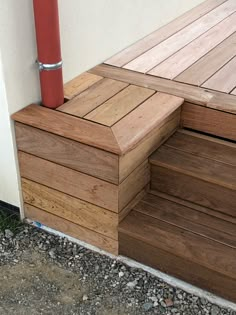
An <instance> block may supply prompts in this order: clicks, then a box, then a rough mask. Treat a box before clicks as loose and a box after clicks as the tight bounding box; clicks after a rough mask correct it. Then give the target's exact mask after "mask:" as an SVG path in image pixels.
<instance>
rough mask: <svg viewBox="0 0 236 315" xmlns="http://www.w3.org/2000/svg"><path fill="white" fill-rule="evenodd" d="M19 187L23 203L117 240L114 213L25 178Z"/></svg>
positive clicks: (115, 216)
mask: <svg viewBox="0 0 236 315" xmlns="http://www.w3.org/2000/svg"><path fill="white" fill-rule="evenodd" d="M21 187H22V192H23V199H24V202H25V203H27V204H30V205H32V206H34V207H37V208H40V209H42V210H44V211H46V212H49V213H51V214H54V215H57V216H58V217H60V218H63V219H65V220H68V221H70V222H73V223H75V224H79V225H80V226H83V227H85V228H88V229H90V230H93V231H95V232H98V233H100V234H103V235H106V236H108V237H110V238H112V239H115V240H117V238H118V231H117V226H118V215H117V214H116V213H114V212H112V211H109V210H106V209H103V208H101V207H98V206H95V205H93V204H91V203H89V202H86V201H83V200H81V199H77V198H74V197H72V196H69V195H67V194H64V193H62V192H59V191H57V190H55V189H52V188H49V187H46V186H43V185H40V184H38V183H35V182H33V181H30V180H28V179H25V178H22V181H21Z"/></svg>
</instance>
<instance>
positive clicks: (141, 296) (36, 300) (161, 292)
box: [0, 226, 236, 315]
mask: <svg viewBox="0 0 236 315" xmlns="http://www.w3.org/2000/svg"><path fill="white" fill-rule="evenodd" d="M0 283H1V285H0V315H5V314H10V315H16V314H17V315H23V314H24V315H35V314H36V315H38V314H48V315H49V314H50V315H51V314H57V315H67V314H68V315H69V314H76V315H77V314H78V315H82V314H87V315H93V314H96V315H97V314H98V315H118V314H119V315H128V314H129V315H139V314H166V315H172V314H173V315H192V314H196V315H201V314H209V315H218V314H219V315H224V314H229V315H236V312H235V311H232V310H230V309H224V308H220V307H219V306H217V305H213V304H211V303H210V302H209V301H208V300H207V299H204V298H198V297H197V296H194V295H191V294H188V293H187V292H184V291H183V290H180V289H178V288H176V287H172V286H170V285H169V284H166V283H164V282H163V281H162V280H160V279H158V278H156V277H154V276H153V275H151V274H149V273H147V272H145V271H143V270H140V269H137V268H131V267H128V266H126V265H124V264H123V263H121V262H119V261H117V260H113V259H111V258H109V257H107V256H103V255H100V254H98V253H94V252H92V251H90V250H88V249H85V248H84V247H82V246H79V245H77V244H73V243H71V242H70V241H68V240H67V239H66V238H61V237H58V236H54V235H50V234H48V233H46V232H44V231H42V230H38V229H36V228H34V227H31V226H24V227H22V229H21V230H20V231H19V232H18V233H17V234H16V235H14V234H13V233H12V231H11V230H9V229H8V230H5V231H4V233H3V232H2V233H1V232H0Z"/></svg>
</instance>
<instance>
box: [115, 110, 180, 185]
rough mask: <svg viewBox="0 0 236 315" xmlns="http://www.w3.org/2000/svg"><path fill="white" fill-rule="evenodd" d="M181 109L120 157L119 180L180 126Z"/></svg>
mask: <svg viewBox="0 0 236 315" xmlns="http://www.w3.org/2000/svg"><path fill="white" fill-rule="evenodd" d="M179 121H180V110H178V109H177V110H176V111H174V112H173V113H172V114H170V115H169V116H168V117H166V118H165V120H164V121H163V123H164V124H163V125H162V126H161V127H159V126H157V127H156V128H154V129H153V130H152V131H151V132H150V133H149V134H147V135H146V136H145V138H144V139H143V140H142V141H141V142H140V143H139V144H138V145H137V146H136V147H135V148H134V149H133V150H131V151H129V152H128V153H126V154H125V155H122V156H120V157H119V182H120V183H121V182H122V181H123V180H124V179H125V178H126V177H127V176H128V175H129V174H130V173H131V172H132V171H133V170H134V169H135V168H136V167H137V166H138V165H139V164H141V163H142V162H143V161H144V160H146V159H147V158H148V157H149V156H150V154H151V153H153V152H154V151H155V150H156V149H157V148H158V147H159V146H160V145H161V144H162V143H163V142H165V141H166V140H167V139H168V138H169V137H170V136H171V135H172V134H173V132H174V131H175V130H176V129H177V128H178V126H179Z"/></svg>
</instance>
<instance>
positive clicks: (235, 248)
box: [119, 194, 236, 302]
mask: <svg viewBox="0 0 236 315" xmlns="http://www.w3.org/2000/svg"><path fill="white" fill-rule="evenodd" d="M235 228H236V226H235V225H234V224H233V223H230V222H227V221H224V220H222V219H219V218H216V217H213V216H211V215H208V214H206V213H203V212H199V211H197V210H195V209H192V208H190V207H186V206H183V205H181V204H178V203H177V202H173V201H170V200H168V199H166V198H163V196H162V197H160V196H154V195H152V194H147V195H146V196H145V197H144V198H143V200H142V201H141V202H139V203H138V204H137V205H136V206H135V207H134V209H133V210H132V211H131V212H130V213H129V215H128V216H127V217H126V218H125V219H124V220H123V221H122V222H121V224H120V226H119V247H120V248H119V253H120V254H121V255H124V256H127V257H130V258H132V259H135V260H137V261H139V262H142V263H144V264H147V265H149V266H151V267H154V268H157V269H159V270H161V271H163V272H166V273H168V274H171V275H174V276H176V277H178V278H180V279H182V280H185V281H187V282H190V283H192V284H194V285H197V286H199V287H201V288H204V289H207V290H209V291H211V292H213V293H215V294H217V295H220V296H222V297H224V298H227V299H230V300H232V301H234V302H236V235H235Z"/></svg>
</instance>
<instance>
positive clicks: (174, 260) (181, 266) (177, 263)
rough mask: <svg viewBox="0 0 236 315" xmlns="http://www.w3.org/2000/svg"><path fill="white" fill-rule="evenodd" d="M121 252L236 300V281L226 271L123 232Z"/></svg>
mask: <svg viewBox="0 0 236 315" xmlns="http://www.w3.org/2000/svg"><path fill="white" fill-rule="evenodd" d="M119 254H120V255H123V256H127V257H129V258H131V259H134V260H136V261H139V262H141V263H143V264H145V265H148V266H150V267H153V268H156V269H158V270H161V271H163V272H165V273H167V274H170V275H172V276H175V277H177V278H179V279H182V280H184V281H186V282H189V283H192V284H193V285H196V286H198V287H200V288H203V289H206V290H208V291H210V292H212V293H214V294H216V295H218V296H222V297H224V298H226V299H228V300H231V301H234V302H236V293H235V292H236V281H235V280H234V279H232V278H229V277H227V276H225V275H224V274H222V273H218V272H215V271H213V270H211V269H209V268H206V267H203V266H201V265H199V264H197V263H193V262H192V261H189V260H187V259H184V258H181V257H178V256H176V255H173V253H171V252H167V251H165V250H162V249H160V248H157V247H154V246H151V245H149V244H147V243H145V242H142V241H140V240H138V239H135V238H133V237H130V236H128V235H127V234H126V233H123V232H120V233H119Z"/></svg>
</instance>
